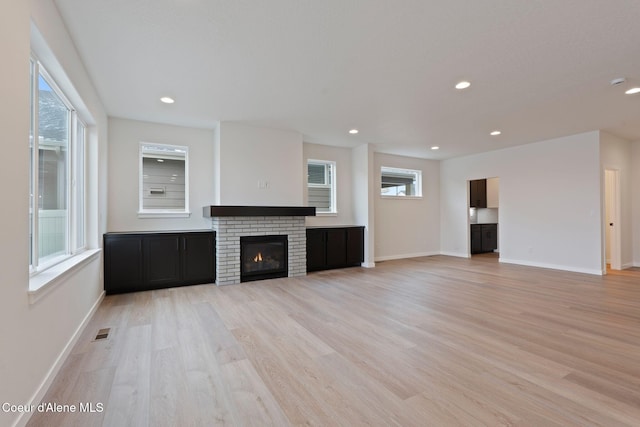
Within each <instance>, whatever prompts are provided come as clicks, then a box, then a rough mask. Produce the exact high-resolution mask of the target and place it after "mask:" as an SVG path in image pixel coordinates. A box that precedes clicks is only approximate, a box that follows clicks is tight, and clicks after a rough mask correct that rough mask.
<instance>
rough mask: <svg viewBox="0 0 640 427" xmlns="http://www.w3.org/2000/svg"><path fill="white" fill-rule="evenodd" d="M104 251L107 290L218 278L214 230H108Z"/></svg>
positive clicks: (166, 285) (134, 288)
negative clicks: (143, 231) (109, 231)
mask: <svg viewBox="0 0 640 427" xmlns="http://www.w3.org/2000/svg"><path fill="white" fill-rule="evenodd" d="M104 251H105V261H104V288H105V291H106V293H107V294H114V293H121V292H135V291H145V290H151V289H161V288H167V287H172V286H183V285H193V284H198V283H212V282H214V281H215V233H214V232H213V231H194V232H164V233H107V234H105V235H104Z"/></svg>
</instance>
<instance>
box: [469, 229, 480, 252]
mask: <svg viewBox="0 0 640 427" xmlns="http://www.w3.org/2000/svg"><path fill="white" fill-rule="evenodd" d="M481 252H482V226H481V225H476V224H472V225H471V253H472V254H479V253H481Z"/></svg>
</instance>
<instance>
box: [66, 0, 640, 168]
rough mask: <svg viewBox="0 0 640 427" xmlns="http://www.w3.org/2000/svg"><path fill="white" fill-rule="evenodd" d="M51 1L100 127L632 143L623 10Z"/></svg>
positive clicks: (608, 5)
mask: <svg viewBox="0 0 640 427" xmlns="http://www.w3.org/2000/svg"><path fill="white" fill-rule="evenodd" d="M55 3H56V4H57V6H58V8H59V10H60V12H61V15H62V16H63V19H64V21H65V22H66V24H67V26H68V29H69V32H70V33H71V35H72V37H73V39H74V41H75V43H76V46H77V49H78V51H79V53H80V55H81V57H82V58H83V60H84V62H85V65H86V67H87V70H88V72H89V74H90V75H91V77H92V79H93V81H94V84H95V86H96V89H97V90H98V92H99V94H100V96H101V97H102V100H103V102H104V105H105V107H106V109H107V112H108V114H109V115H110V116H116V117H124V118H130V119H136V120H147V121H153V122H161V123H170V124H178V125H185V126H194V127H205V128H213V127H214V126H215V123H216V122H217V121H218V120H234V121H243V122H248V123H252V124H257V125H263V126H269V127H276V128H282V129H294V130H297V131H299V132H301V133H302V134H303V135H304V137H305V141H308V142H315V143H320V144H328V145H342V146H355V145H359V144H363V143H371V144H375V146H376V148H377V150H378V151H382V152H388V153H395V154H403V155H411V156H418V157H426V158H436V159H442V158H449V157H454V156H460V155H464V154H470V153H476V152H481V151H487V150H493V149H498V148H502V147H507V146H512V145H518V144H525V143H529V142H534V141H539V140H543V139H548V138H553V137H558V136H563V135H569V134H574V133H579V132H585V131H590V130H597V129H603V130H606V131H609V132H611V133H614V134H616V135H619V136H621V137H624V138H627V139H629V140H633V141H636V140H640V94H639V95H631V96H630V95H624V94H623V93H624V90H623V88H622V87H621V86H615V87H614V86H611V85H610V84H609V81H610V80H612V79H614V78H616V77H627V79H629V80H630V81H631V82H632V83H636V85H638V86H640V20H639V18H640V2H638V0H608V1H605V0H561V1H558V0H546V1H533V0H483V1H471V0H440V1H436V0H432V1H426V0H396V1H392V0H269V1H264V0H55ZM461 79H467V80H469V81H471V83H472V86H471V88H469V89H467V90H465V91H457V90H455V89H454V88H453V86H454V84H455V83H456V82H457V81H459V80H461ZM163 95H169V96H172V97H174V98H175V99H176V103H175V104H173V105H165V104H162V103H160V101H159V98H160V97H161V96H163ZM354 127H355V128H358V129H359V130H360V133H359V134H358V135H355V136H352V135H349V134H347V131H348V130H349V129H351V128H354ZM494 129H500V130H502V135H500V136H499V137H491V136H489V132H490V131H492V130H494ZM432 145H439V146H440V147H441V149H440V150H439V151H437V152H436V151H432V150H430V149H429V147H431V146H432Z"/></svg>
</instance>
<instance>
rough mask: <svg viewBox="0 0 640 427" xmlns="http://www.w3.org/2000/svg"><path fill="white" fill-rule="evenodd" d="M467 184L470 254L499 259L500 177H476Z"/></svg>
mask: <svg viewBox="0 0 640 427" xmlns="http://www.w3.org/2000/svg"><path fill="white" fill-rule="evenodd" d="M467 184H468V189H469V193H468V202H469V203H468V210H469V217H468V224H469V255H470V256H477V255H479V254H482V255H483V257H484V258H491V259H497V258H498V257H499V245H498V240H499V239H498V227H499V221H498V217H499V215H498V211H499V204H500V202H499V200H500V197H499V178H497V177H492V178H482V179H475V180H470V181H468V182H467ZM489 255H491V256H489Z"/></svg>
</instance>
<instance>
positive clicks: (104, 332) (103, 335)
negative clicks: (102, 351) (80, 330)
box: [94, 328, 111, 341]
mask: <svg viewBox="0 0 640 427" xmlns="http://www.w3.org/2000/svg"><path fill="white" fill-rule="evenodd" d="M110 330H111V328H104V329H100V330H99V331H98V333H97V334H96V338H95V339H94V341H99V340H105V339H107V338H108V337H109V331H110Z"/></svg>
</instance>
